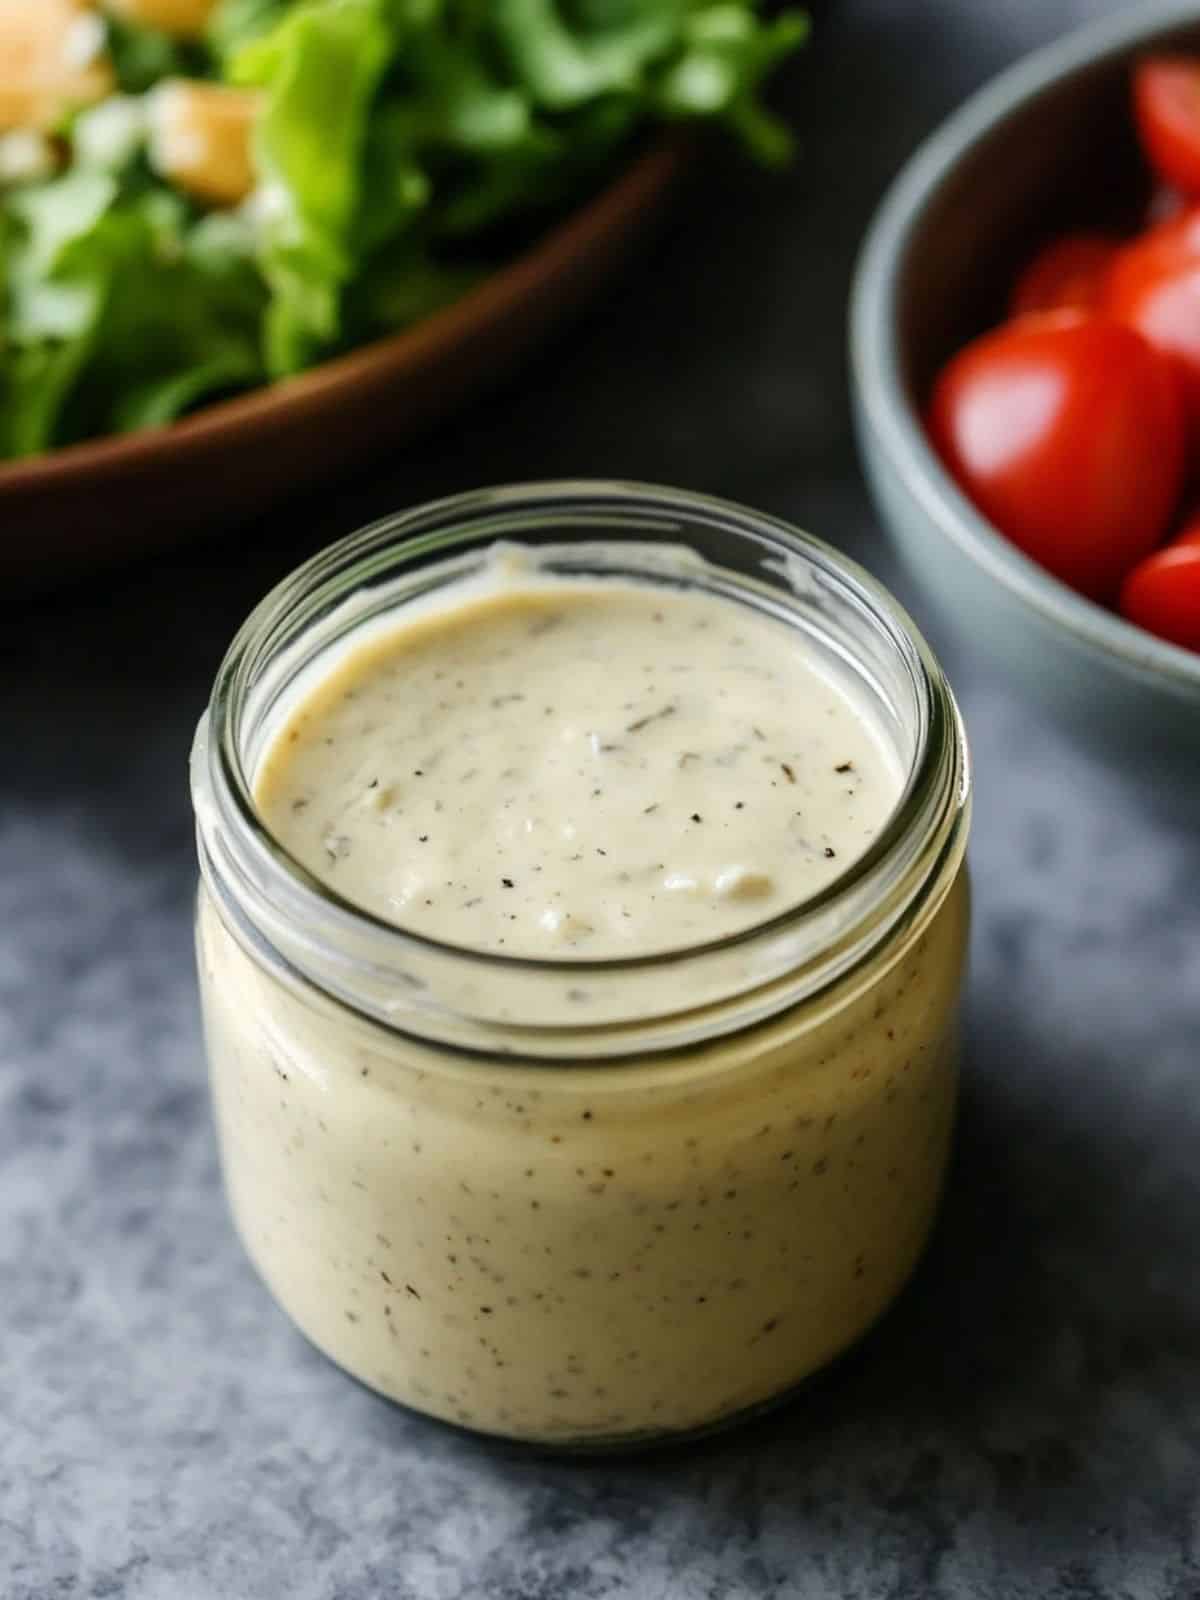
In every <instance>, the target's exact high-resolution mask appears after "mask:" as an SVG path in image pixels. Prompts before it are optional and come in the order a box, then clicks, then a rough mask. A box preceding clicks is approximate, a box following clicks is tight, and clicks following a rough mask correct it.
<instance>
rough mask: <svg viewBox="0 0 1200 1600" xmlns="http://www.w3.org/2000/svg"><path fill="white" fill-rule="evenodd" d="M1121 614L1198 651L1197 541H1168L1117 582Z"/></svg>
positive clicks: (1199, 551) (1199, 552)
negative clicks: (1123, 580) (1121, 582)
mask: <svg viewBox="0 0 1200 1600" xmlns="http://www.w3.org/2000/svg"><path fill="white" fill-rule="evenodd" d="M1121 614H1122V615H1123V616H1126V617H1128V618H1129V620H1130V622H1136V623H1137V625H1138V627H1139V628H1145V629H1146V631H1147V632H1148V633H1154V634H1157V635H1158V637H1159V638H1160V639H1169V640H1170V642H1171V643H1172V644H1181V645H1182V646H1183V648H1184V649H1185V650H1198V651H1200V543H1196V542H1194V541H1193V542H1188V543H1183V544H1179V543H1176V544H1171V545H1168V546H1167V548H1166V549H1165V550H1156V551H1155V552H1154V554H1153V555H1152V556H1147V557H1146V559H1145V561H1139V562H1138V564H1137V566H1136V567H1134V569H1133V571H1132V572H1131V573H1130V574H1129V576H1128V577H1127V578H1126V579H1125V582H1124V583H1123V584H1122V585H1121Z"/></svg>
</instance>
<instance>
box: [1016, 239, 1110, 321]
mask: <svg viewBox="0 0 1200 1600" xmlns="http://www.w3.org/2000/svg"><path fill="white" fill-rule="evenodd" d="M1116 253H1117V246H1116V244H1115V243H1114V242H1113V240H1111V239H1106V238H1105V237H1104V235H1103V234H1099V233H1064V234H1063V236H1062V237H1061V238H1060V239H1053V240H1051V242H1050V243H1049V244H1048V245H1045V246H1043V248H1042V249H1041V250H1039V251H1038V253H1037V255H1036V256H1034V258H1033V260H1032V261H1031V262H1030V263H1029V265H1028V266H1027V267H1026V268H1025V270H1024V272H1022V273H1021V275H1020V277H1018V279H1017V281H1016V284H1015V286H1014V288H1013V292H1012V301H1011V303H1010V305H1009V311H1010V312H1011V313H1012V315H1013V316H1014V317H1023V316H1025V315H1027V313H1029V312H1030V311H1090V310H1092V308H1093V307H1094V306H1096V305H1098V304H1099V302H1100V299H1101V297H1102V295H1103V292H1104V278H1105V274H1106V273H1107V272H1108V269H1109V267H1110V266H1111V265H1112V260H1113V257H1114V256H1115V255H1116Z"/></svg>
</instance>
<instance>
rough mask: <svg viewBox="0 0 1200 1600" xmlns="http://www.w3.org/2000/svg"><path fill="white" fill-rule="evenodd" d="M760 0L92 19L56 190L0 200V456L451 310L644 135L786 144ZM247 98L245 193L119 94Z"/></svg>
mask: <svg viewBox="0 0 1200 1600" xmlns="http://www.w3.org/2000/svg"><path fill="white" fill-rule="evenodd" d="M763 9H764V6H763V0H218V4H217V5H216V7H215V8H214V10H213V12H212V14H211V16H210V18H209V24H208V27H207V30H206V34H205V37H204V38H203V39H202V40H197V41H190V42H187V43H180V42H179V41H177V40H172V39H169V38H167V37H166V36H165V35H161V34H158V33H156V32H155V31H154V30H152V29H146V28H144V27H134V26H129V25H125V24H122V23H120V22H119V21H115V20H114V21H111V22H110V24H109V45H110V51H111V54H112V56H113V59H114V63H115V66H116V72H117V78H118V85H119V91H120V93H119V94H118V95H116V96H113V97H112V98H111V99H110V100H109V101H107V102H104V103H103V104H101V105H100V106H99V107H95V108H92V109H90V110H88V111H85V112H83V113H81V114H79V115H78V116H77V117H76V118H75V119H73V121H72V122H71V123H70V124H69V125H68V126H66V127H65V129H64V133H65V135H66V138H67V141H68V143H70V141H71V139H72V138H74V140H75V146H74V162H73V165H71V166H69V167H68V169H67V171H66V172H65V174H64V175H63V176H61V177H59V178H56V179H54V180H53V181H51V182H41V183H38V184H33V185H30V186H27V187H25V188H23V189H15V190H12V191H10V192H8V193H7V194H5V193H3V192H0V455H9V456H11V455H23V454H30V453H34V452H37V451H40V450H45V449H49V448H51V447H52V446H54V445H56V444H62V443H67V442H70V441H71V440H74V439H79V438H85V437H88V436H90V435H92V434H97V433H104V432H110V431H114V430H120V429H124V428H133V427H144V426H156V425H161V424H162V423H165V422H168V421H170V420H172V419H173V418H175V417H177V416H179V415H182V414H183V413H184V412H186V411H189V410H191V409H193V408H194V407H195V406H197V405H199V404H202V403H203V402H204V401H205V400H207V399H210V398H212V397H213V396H215V395H219V394H224V393H226V392H229V391H231V390H234V389H238V388H242V387H245V386H247V385H252V384H256V383H259V382H263V381H267V380H269V379H273V378H279V377H283V376H286V375H288V374H291V373H295V372H299V371H301V370H303V369H304V368H306V367H309V366H311V365H312V364H313V363H315V362H317V361H319V360H321V359H323V358H324V357H325V356H327V355H328V354H331V353H333V352H336V351H338V350H342V349H345V348H348V347H350V346H352V345H353V344H355V343H358V342H361V341H363V340H366V339H369V338H372V337H374V336H376V335H378V334H379V333H381V332H385V331H390V330H393V329H396V328H399V327H403V326H405V325H407V324H409V323H411V322H413V321H416V320H418V319H419V318H421V317H423V316H426V315H428V314H429V313H430V312H432V311H435V310H437V309H439V308H440V307H442V306H444V305H446V304H448V303H449V302H451V301H452V300H454V299H456V298H457V297H458V296H459V295H461V294H463V293H465V292H466V291H467V290H468V289H469V288H470V287H471V285H473V284H474V283H476V282H478V280H479V279H480V277H481V276H482V275H483V274H485V273H486V272H487V271H488V270H490V269H491V268H492V267H494V266H495V265H496V264H497V262H499V261H501V260H502V259H504V257H505V256H506V255H509V254H511V252H512V250H513V249H514V248H518V247H519V246H520V244H521V242H522V241H523V240H524V239H525V238H527V237H528V236H529V234H530V232H531V231H532V230H533V229H534V228H536V227H537V226H540V225H541V224H542V221H543V219H544V218H545V217H546V216H547V215H548V214H550V213H552V212H553V211H554V210H555V209H556V208H559V207H561V206H563V205H565V204H567V203H569V202H570V201H572V200H574V199H575V198H576V197H577V196H578V195H580V194H581V193H583V192H586V190H587V188H588V187H589V185H593V184H594V183H595V182H597V181H598V180H599V178H600V177H601V176H602V175H603V173H604V172H606V171H607V170H609V169H610V168H611V167H612V165H613V164H614V162H615V161H616V160H618V159H619V157H620V156H621V154H622V152H624V151H626V150H628V149H629V148H631V147H632V145H633V142H634V141H635V140H636V139H637V137H638V136H639V134H640V133H642V131H643V130H644V129H645V128H647V127H648V126H650V125H653V124H655V123H659V124H661V123H664V122H678V121H690V120H696V121H699V120H707V121H716V122H719V123H721V124H723V125H724V126H725V127H727V128H728V129H730V130H732V131H733V133H734V134H735V135H736V136H737V137H738V138H739V139H740V140H741V141H742V143H743V144H744V145H745V146H746V147H747V148H748V149H749V150H750V151H751V153H752V154H753V155H755V156H756V157H757V158H758V159H760V160H763V161H767V162H778V161H781V160H784V159H786V158H787V156H788V155H789V154H790V151H791V139H790V135H789V133H788V131H787V129H786V128H785V127H783V126H782V125H781V124H780V123H779V122H778V121H777V120H776V119H775V118H774V117H772V116H771V115H770V114H769V113H768V112H767V111H766V110H765V109H764V107H763V104H762V100H761V86H762V83H763V80H764V79H765V77H766V76H767V74H768V73H769V72H770V71H771V70H772V68H773V67H774V66H775V65H776V64H777V63H778V62H779V61H780V60H781V59H782V58H783V57H785V56H786V55H788V54H789V53H790V52H791V51H793V50H795V49H796V48H797V46H798V45H799V44H800V43H801V42H802V41H803V38H804V35H805V31H806V27H807V24H806V21H805V18H804V16H803V14H802V13H799V12H794V11H782V12H779V11H772V14H771V15H770V17H769V18H765V17H764V16H763V15H762V10H763ZM181 74H185V75H191V76H196V77H205V76H207V77H212V78H217V79H222V80H224V81H227V82H230V83H234V84H238V85H244V86H248V87H252V88H254V89H256V90H258V91H260V93H261V98H262V109H261V112H260V114H259V117H258V120H257V124H256V128H255V136H254V148H253V158H254V166H255V171H256V175H257V188H256V192H255V194H254V195H253V196H252V197H251V199H250V201H249V202H247V204H246V205H244V206H242V207H240V208H237V209H235V210H231V211H225V212H219V211H218V212H212V213H210V214H207V215H206V214H204V213H203V211H202V210H201V208H199V207H198V206H197V205H195V204H194V203H193V202H191V201H189V200H187V199H185V198H184V197H183V196H182V195H180V194H178V193H176V192H175V191H174V190H173V189H172V188H171V187H170V186H169V184H168V183H167V182H166V181H164V179H163V178H162V177H161V176H159V175H158V174H156V173H155V172H153V171H152V170H151V168H150V166H149V164H148V159H147V155H146V140H145V136H144V129H145V113H144V103H143V101H142V100H141V98H140V96H141V95H142V94H144V93H145V92H147V91H149V90H151V89H152V88H153V86H154V85H156V84H157V83H158V82H159V81H160V80H161V79H162V78H164V77H167V76H178V75H181Z"/></svg>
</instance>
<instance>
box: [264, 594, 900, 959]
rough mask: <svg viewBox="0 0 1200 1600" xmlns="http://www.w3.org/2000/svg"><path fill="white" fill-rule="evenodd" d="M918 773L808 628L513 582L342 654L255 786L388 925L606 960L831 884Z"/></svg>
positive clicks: (745, 920)
mask: <svg viewBox="0 0 1200 1600" xmlns="http://www.w3.org/2000/svg"><path fill="white" fill-rule="evenodd" d="M901 783H902V778H901V774H900V773H899V771H898V770H897V769H896V765H895V762H894V760H893V759H892V758H891V756H890V752H889V751H888V750H887V748H886V746H885V745H884V743H883V742H882V740H881V739H880V738H879V736H878V734H877V733H876V731H875V730H874V728H873V727H872V725H871V723H870V722H869V721H868V720H867V719H866V718H864V717H863V716H862V715H860V714H856V712H855V709H854V707H853V706H852V705H850V704H849V702H848V700H847V695H846V691H845V690H844V689H843V688H842V687H841V686H840V685H838V684H837V683H835V682H833V681H832V680H831V679H830V678H828V677H827V676H825V675H824V674H823V673H822V672H821V671H820V670H818V668H817V666H816V664H815V662H814V661H813V660H812V659H811V657H810V655H809V654H807V653H806V652H805V649H804V644H803V641H802V639H800V638H799V637H798V635H797V633H796V630H794V629H791V628H788V627H787V626H786V624H784V623H782V622H776V621H774V620H772V619H770V618H768V617H765V616H758V617H755V616H754V615H753V614H752V613H751V612H749V610H748V609H747V608H745V607H742V606H737V605H733V604H731V603H729V602H728V601H725V600H721V599H719V598H716V597H713V596H710V595H705V594H703V593H698V592H692V593H688V592H676V593H670V592H666V593H664V592H663V591H661V590H656V589H652V588H651V587H649V586H648V585H637V584H632V583H614V582H607V583H604V584H587V583H582V582H558V583H555V582H542V583H540V584H538V583H529V582H528V580H525V582H524V583H523V584H522V585H521V586H516V585H512V584H507V583H505V582H504V581H503V580H501V581H500V582H499V583H498V584H495V585H494V586H493V587H491V588H485V589H484V590H483V591H482V592H481V593H476V594H471V595H469V596H468V597H467V598H466V599H464V600H462V601H460V602H459V603H457V604H456V603H454V602H453V601H449V602H447V603H445V604H444V605H443V606H442V607H441V608H439V609H438V610H437V611H436V612H434V613H433V614H431V615H429V616H426V617H424V618H422V619H420V620H418V621H417V622H415V623H410V624H408V625H406V626H403V627H401V628H399V629H398V630H393V631H391V632H387V631H385V632H383V633H382V634H381V635H380V636H378V637H376V639H374V640H373V641H372V642H371V643H370V644H368V645H364V646H362V647H360V648H359V649H357V650H350V651H348V652H343V655H342V658H341V659H340V660H339V662H338V664H337V666H336V667H335V668H334V670H333V671H331V673H330V674H329V676H328V677H327V678H326V679H325V680H324V681H323V682H322V683H321V684H320V686H319V687H318V688H317V689H316V690H315V691H314V692H313V693H312V694H310V695H309V696H308V697H307V698H306V699H304V701H303V702H302V703H301V704H300V705H299V706H298V707H297V708H296V710H295V711H294V713H293V715H292V717H291V719H290V720H289V722H288V724H287V726H286V727H284V728H283V729H281V730H280V732H279V734H278V736H277V737H276V738H275V740H274V742H273V744H272V745H271V747H270V749H269V750H268V752H267V754H266V758H265V760H264V762H263V764H262V767H261V769H260V771H259V773H258V774H257V778H256V784H255V792H256V799H257V801H258V805H259V808H260V810H261V812H262V814H263V816H264V818H265V819H266V821H267V823H268V825H269V826H270V828H271V831H272V832H273V833H274V834H275V836H276V837H277V838H278V839H280V840H281V841H282V842H283V843H284V844H285V845H286V846H287V847H288V848H289V849H290V850H291V851H292V853H293V854H294V855H295V856H296V857H297V858H298V859H299V860H300V861H302V862H303V863H304V865H305V866H306V867H308V868H309V870H310V871H311V872H313V873H314V874H315V875H316V876H317V877H319V878H322V879H324V880H325V881H326V882H328V883H329V884H330V885H331V886H332V887H334V888H336V889H337V890H338V891H339V892H340V893H341V894H342V895H344V896H345V898H346V899H348V900H350V901H352V902H353V903H354V904H356V905H359V906H363V907H365V908H366V909H368V910H370V911H373V912H375V913H376V914H377V915H378V916H380V917H382V918H383V919H384V920H385V921H388V922H392V923H396V924H398V925H399V926H401V927H408V928H413V929H415V930H417V931H418V932H422V933H427V934H430V935H432V936H433V937H435V938H439V939H444V940H448V941H450V942H451V943H455V944H461V945H471V946H478V947H482V948H484V949H489V950H496V951H501V950H502V951H505V952H507V953H509V954H519V955H526V956H534V957H556V956H569V955H572V954H576V955H579V956H581V957H597V956H601V957H607V956H615V955H626V954H634V955H647V954H650V953H651V952H653V951H656V950H660V949H663V948H668V947H680V946H687V945H695V944H699V943H702V942H704V941H705V940H710V939H715V938H719V937H720V936H722V935H724V934H728V933H732V932H736V931H737V930H738V929H740V928H744V927H748V926H750V925H751V924H752V923H755V922H759V921H761V920H762V919H763V918H764V917H767V916H770V915H772V914H775V913H778V912H780V911H783V910H786V909H787V907H788V906H790V905H795V904H797V903H798V902H800V901H802V900H804V899H806V898H807V897H809V896H810V895H812V894H813V893H814V892H815V891H816V890H818V889H820V888H823V887H824V886H825V884H827V883H829V882H831V881H832V880H833V879H834V878H836V877H837V876H838V874H839V872H841V871H842V870H843V869H844V867H845V866H846V865H848V864H849V863H850V862H851V861H853V860H854V858H855V857H856V856H858V855H860V854H861V853H862V851H863V849H864V848H865V847H866V846H867V844H869V843H870V841H871V840H872V839H873V838H874V837H875V836H876V835H877V834H878V832H879V830H880V828H881V827H882V825H883V823H884V821H885V820H886V818H887V816H888V814H889V813H890V811H891V810H892V807H893V805H894V804H895V801H896V797H897V795H898V793H899V791H900V788H901Z"/></svg>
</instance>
